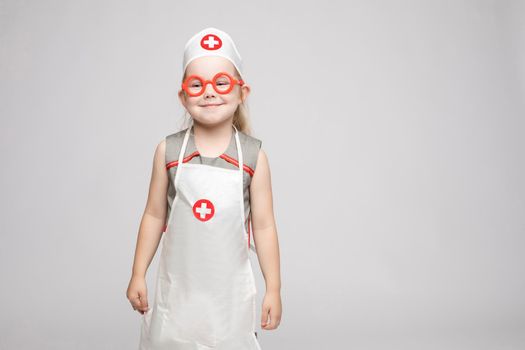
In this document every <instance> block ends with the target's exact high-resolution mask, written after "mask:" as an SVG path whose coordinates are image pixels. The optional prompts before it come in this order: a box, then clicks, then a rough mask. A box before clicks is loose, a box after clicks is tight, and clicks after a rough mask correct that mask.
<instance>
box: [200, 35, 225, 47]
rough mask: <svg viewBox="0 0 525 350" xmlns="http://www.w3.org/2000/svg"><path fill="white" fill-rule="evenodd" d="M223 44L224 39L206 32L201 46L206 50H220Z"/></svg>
mask: <svg viewBox="0 0 525 350" xmlns="http://www.w3.org/2000/svg"><path fill="white" fill-rule="evenodd" d="M221 46H222V40H221V38H219V37H218V36H217V35H215V34H206V35H205V36H204V37H203V38H202V39H201V47H202V48H203V49H205V50H218V49H220V48H221Z"/></svg>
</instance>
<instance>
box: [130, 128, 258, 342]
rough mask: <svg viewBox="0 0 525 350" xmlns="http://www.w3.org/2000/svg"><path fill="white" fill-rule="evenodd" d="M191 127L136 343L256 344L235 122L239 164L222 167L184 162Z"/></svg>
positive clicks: (177, 174) (240, 154)
mask: <svg viewBox="0 0 525 350" xmlns="http://www.w3.org/2000/svg"><path fill="white" fill-rule="evenodd" d="M192 128H193V125H192V126H190V127H189V128H188V129H187V131H186V133H185V136H184V141H183V144H182V147H181V150H180V153H179V159H178V165H177V166H178V168H177V171H176V173H175V180H174V182H175V183H174V185H175V189H176V195H175V198H174V200H173V203H172V208H171V212H170V217H169V219H168V224H167V228H166V231H165V232H164V235H163V241H162V242H163V243H162V251H161V255H160V260H159V269H158V275H157V281H156V294H155V300H154V302H153V305H150V309H149V310H148V311H147V312H146V313H145V314H144V315H143V319H142V329H141V337H140V350H205V349H206V350H208V349H216V350H261V347H260V345H259V342H258V340H257V337H256V334H255V296H256V292H257V291H256V287H255V280H254V276H253V271H252V266H251V263H250V260H249V256H248V253H249V242H248V238H247V234H246V230H245V226H244V223H245V218H244V190H243V158H242V150H241V144H240V142H239V135H238V131H237V128H235V126H234V129H235V131H234V132H233V133H234V136H235V143H236V147H237V154H238V163H239V168H238V169H224V168H219V167H215V166H210V165H205V164H190V163H184V162H183V157H184V152H185V150H186V145H187V143H188V138H189V136H190V131H191V129H192Z"/></svg>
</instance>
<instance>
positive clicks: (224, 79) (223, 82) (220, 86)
mask: <svg viewBox="0 0 525 350" xmlns="http://www.w3.org/2000/svg"><path fill="white" fill-rule="evenodd" d="M231 85H232V82H231V80H230V78H228V76H227V75H224V74H222V75H220V76H219V77H217V79H216V80H215V86H216V88H217V90H218V91H220V92H226V91H228V90H230V87H231Z"/></svg>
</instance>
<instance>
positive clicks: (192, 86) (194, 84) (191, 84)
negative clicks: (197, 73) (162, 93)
mask: <svg viewBox="0 0 525 350" xmlns="http://www.w3.org/2000/svg"><path fill="white" fill-rule="evenodd" d="M186 86H187V87H188V90H189V92H190V93H191V94H198V93H200V92H201V90H202V82H201V81H200V80H199V79H197V78H191V79H189V80H188V81H187V82H186Z"/></svg>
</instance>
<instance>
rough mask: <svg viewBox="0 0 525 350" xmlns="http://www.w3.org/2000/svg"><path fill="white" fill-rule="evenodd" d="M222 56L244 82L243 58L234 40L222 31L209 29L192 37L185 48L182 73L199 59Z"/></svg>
mask: <svg viewBox="0 0 525 350" xmlns="http://www.w3.org/2000/svg"><path fill="white" fill-rule="evenodd" d="M203 56H221V57H224V58H227V59H228V60H230V61H231V62H232V63H233V65H234V66H235V68H237V71H239V74H240V76H241V79H243V80H244V78H243V74H242V58H241V55H240V54H239V51H238V50H237V47H236V46H235V43H234V42H233V40H232V38H231V37H230V36H229V35H228V34H227V33H226V32H223V31H222V30H219V29H217V28H213V27H209V28H206V29H203V30H201V31H200V32H198V33H197V34H195V35H194V36H192V37H191V38H190V39H189V40H188V42H187V43H186V45H185V46H184V55H183V59H182V72H183V73H184V72H185V71H186V67H187V66H188V64H189V63H190V62H191V61H193V60H194V59H196V58H198V57H203Z"/></svg>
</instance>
